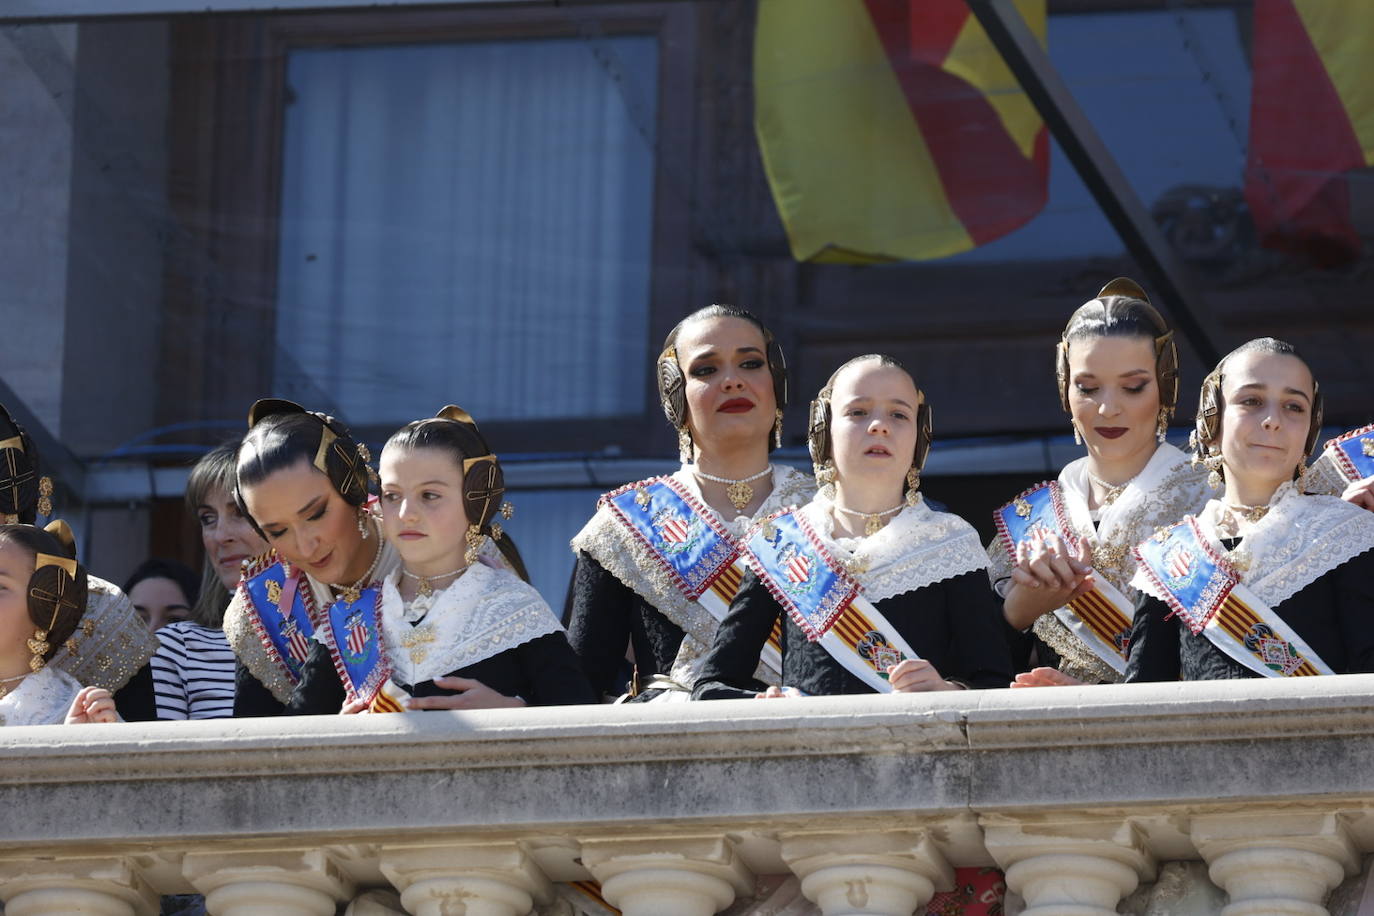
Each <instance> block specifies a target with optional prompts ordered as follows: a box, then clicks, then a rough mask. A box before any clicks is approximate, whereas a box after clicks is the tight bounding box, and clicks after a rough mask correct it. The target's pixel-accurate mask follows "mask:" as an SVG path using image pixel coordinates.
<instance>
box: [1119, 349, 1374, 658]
mask: <svg viewBox="0 0 1374 916" xmlns="http://www.w3.org/2000/svg"><path fill="white" fill-rule="evenodd" d="M1320 430H1321V395H1320V391H1319V389H1318V387H1317V384H1316V381H1315V380H1314V379H1313V377H1312V372H1311V370H1310V369H1309V367H1308V366H1307V364H1306V363H1305V362H1304V361H1303V360H1302V358H1301V357H1299V355H1298V354H1297V351H1296V350H1295V349H1294V348H1293V347H1292V345H1290V344H1287V343H1285V342H1283V341H1280V340H1274V339H1273V338H1261V339H1259V340H1252V341H1250V342H1248V343H1246V344H1243V345H1242V346H1240V347H1239V348H1237V349H1236V350H1234V351H1232V352H1231V353H1230V354H1229V355H1228V356H1226V358H1224V359H1223V360H1222V361H1221V363H1220V364H1218V366H1217V368H1216V370H1215V371H1213V372H1212V373H1211V374H1210V375H1209V376H1207V378H1206V380H1204V382H1203V384H1202V393H1201V395H1200V397H1199V402H1198V415H1197V424H1196V430H1195V433H1194V436H1195V440H1194V443H1195V448H1196V450H1197V457H1198V458H1199V459H1200V460H1201V461H1202V462H1203V464H1204V465H1205V466H1206V467H1207V468H1208V469H1209V471H1210V472H1211V473H1212V474H1213V475H1214V477H1215V478H1217V480H1216V482H1217V483H1218V484H1219V486H1220V487H1222V488H1223V489H1222V491H1221V492H1220V493H1219V495H1218V496H1217V497H1216V498H1214V499H1212V500H1210V501H1209V502H1208V503H1207V504H1206V505H1205V506H1204V507H1203V508H1202V509H1201V511H1199V512H1197V513H1196V514H1195V515H1189V516H1186V517H1184V518H1183V519H1181V520H1180V521H1178V522H1176V523H1174V524H1173V525H1171V526H1169V527H1166V528H1161V529H1160V530H1159V531H1158V532H1157V533H1156V534H1155V535H1153V536H1152V537H1149V538H1146V539H1145V540H1143V541H1142V542H1141V543H1140V545H1139V546H1138V547H1137V548H1136V556H1137V559H1138V560H1139V570H1138V572H1137V574H1136V578H1135V580H1134V581H1133V583H1132V584H1133V585H1134V586H1135V587H1136V588H1137V589H1139V590H1140V591H1141V592H1142V593H1143V597H1142V599H1141V602H1140V607H1139V609H1138V610H1137V611H1136V617H1135V625H1134V628H1133V630H1132V634H1131V654H1130V664H1129V667H1128V669H1127V680H1130V681H1174V680H1179V679H1180V678H1181V679H1183V680H1207V679H1217V678H1238V677H1256V676H1260V677H1293V676H1305V675H1316V674H1348V673H1353V672H1364V671H1374V516H1371V515H1370V513H1369V512H1368V511H1366V510H1365V509H1363V508H1360V507H1358V506H1355V505H1352V504H1351V503H1349V502H1346V501H1343V500H1341V499H1340V498H1338V497H1336V496H1326V495H1308V494H1305V493H1304V492H1303V481H1302V472H1303V469H1304V468H1305V466H1306V463H1307V456H1308V455H1309V454H1310V452H1311V450H1312V448H1313V446H1314V445H1315V444H1316V441H1317V436H1318V434H1319V432H1320Z"/></svg>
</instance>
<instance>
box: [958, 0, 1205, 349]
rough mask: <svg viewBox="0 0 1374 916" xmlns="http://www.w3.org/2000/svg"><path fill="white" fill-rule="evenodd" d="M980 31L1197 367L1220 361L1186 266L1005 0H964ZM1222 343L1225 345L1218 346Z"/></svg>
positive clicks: (1010, 2) (1200, 302)
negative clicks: (1142, 276)
mask: <svg viewBox="0 0 1374 916" xmlns="http://www.w3.org/2000/svg"><path fill="white" fill-rule="evenodd" d="M968 5H969V9H970V10H972V11H973V15H974V16H976V17H978V21H979V22H980V23H981V24H982V26H983V29H984V30H985V31H986V32H987V33H988V38H989V39H991V40H992V44H993V46H994V47H996V48H997V51H998V53H1000V54H1001V55H1002V58H1003V59H1004V60H1005V61H1006V62H1007V66H1008V67H1009V68H1010V69H1011V72H1012V74H1013V75H1014V76H1015V77H1016V79H1017V81H1018V82H1020V84H1021V88H1022V89H1024V90H1025V92H1026V95H1027V96H1028V97H1029V98H1030V100H1031V103H1032V104H1034V105H1035V107H1036V109H1037V110H1038V111H1039V112H1040V117H1041V118H1042V119H1044V121H1045V125H1046V126H1047V127H1048V128H1049V130H1050V134H1051V136H1053V137H1054V139H1055V140H1057V141H1058V142H1059V146H1060V148H1062V149H1063V150H1064V155H1066V156H1067V157H1068V159H1069V162H1071V163H1073V167H1074V169H1075V170H1077V172H1078V174H1079V177H1081V178H1082V179H1083V183H1084V184H1085V185H1087V186H1088V190H1089V191H1090V192H1091V193H1092V195H1093V197H1094V198H1095V199H1096V200H1097V204H1098V206H1100V207H1101V208H1102V212H1103V213H1104V214H1106V217H1107V219H1108V220H1110V221H1111V224H1112V226H1113V228H1115V229H1116V231H1117V233H1118V234H1119V235H1120V236H1121V240H1122V242H1124V243H1125V245H1126V250H1127V251H1129V252H1130V253H1131V256H1132V257H1133V258H1135V260H1136V263H1137V264H1139V265H1140V268H1141V270H1143V271H1145V278H1146V280H1147V281H1148V282H1149V284H1150V285H1151V286H1153V287H1154V289H1155V290H1156V291H1157V292H1158V294H1159V298H1160V299H1161V300H1162V304H1163V305H1164V307H1165V309H1166V310H1167V311H1168V313H1169V314H1170V316H1171V317H1172V318H1173V323H1174V327H1176V328H1177V329H1178V331H1179V333H1180V335H1181V336H1183V337H1184V338H1186V339H1187V341H1188V343H1189V344H1190V345H1191V346H1192V348H1193V352H1194V353H1196V354H1197V355H1198V357H1199V358H1200V359H1201V361H1202V364H1203V366H1204V367H1205V368H1210V367H1212V366H1214V365H1216V364H1217V362H1219V361H1220V359H1221V356H1222V353H1223V350H1222V343H1223V342H1224V341H1225V340H1226V334H1225V333H1224V332H1223V331H1222V328H1221V324H1220V322H1218V321H1217V319H1216V316H1215V315H1213V314H1212V313H1211V312H1210V310H1209V309H1208V308H1207V305H1206V303H1205V302H1204V301H1203V298H1202V296H1201V295H1200V294H1199V293H1198V292H1197V290H1196V288H1195V287H1194V286H1193V283H1192V280H1191V277H1190V276H1189V271H1188V268H1187V266H1186V265H1185V264H1184V263H1183V262H1182V260H1181V259H1180V258H1179V257H1178V255H1177V253H1176V252H1175V251H1174V250H1173V248H1172V247H1170V245H1169V243H1168V242H1167V241H1166V240H1165V238H1164V236H1163V235H1162V234H1161V233H1160V231H1159V227H1158V226H1156V225H1155V222H1154V219H1153V217H1151V216H1150V213H1149V211H1148V210H1146V209H1145V205H1144V204H1143V203H1141V201H1140V198H1139V197H1137V196H1136V193H1135V190H1134V189H1132V188H1131V185H1130V182H1128V181H1127V180H1126V176H1125V175H1124V174H1122V172H1121V168H1120V166H1118V165H1117V164H1116V160H1115V159H1114V158H1112V154H1111V153H1110V152H1108V151H1107V147H1106V145H1105V144H1103V142H1102V138H1101V137H1099V136H1098V135H1097V131H1096V130H1094V129H1093V126H1092V122H1091V121H1089V120H1088V117H1087V116H1086V115H1085V114H1084V113H1083V110H1082V109H1081V108H1079V107H1078V103H1077V102H1076V101H1074V98H1073V94H1072V93H1070V92H1069V87H1068V86H1066V85H1065V84H1064V80H1063V79H1062V78H1061V77H1060V75H1059V71H1058V70H1057V69H1056V68H1055V66H1054V64H1053V63H1052V62H1051V61H1050V57H1049V55H1048V54H1046V53H1045V49H1044V48H1042V47H1041V46H1040V42H1039V40H1037V39H1036V37H1035V35H1034V34H1033V33H1032V32H1031V30H1030V27H1029V26H1028V25H1026V21H1025V20H1024V19H1022V18H1021V14H1020V12H1018V11H1017V9H1016V7H1015V6H1014V5H1013V3H1012V0H968ZM1226 349H1227V350H1229V349H1230V347H1227V348H1226Z"/></svg>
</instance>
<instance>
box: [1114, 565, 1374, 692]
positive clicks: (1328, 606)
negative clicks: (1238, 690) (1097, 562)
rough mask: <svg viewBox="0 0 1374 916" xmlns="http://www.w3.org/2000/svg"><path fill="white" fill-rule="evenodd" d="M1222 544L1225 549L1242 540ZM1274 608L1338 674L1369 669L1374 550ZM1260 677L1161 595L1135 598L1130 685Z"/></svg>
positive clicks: (1373, 663)
mask: <svg viewBox="0 0 1374 916" xmlns="http://www.w3.org/2000/svg"><path fill="white" fill-rule="evenodd" d="M1221 543H1222V544H1223V546H1225V547H1226V548H1227V549H1228V550H1230V549H1233V548H1234V547H1236V546H1237V545H1238V544H1239V543H1240V541H1239V539H1234V540H1223V541H1222V542H1221ZM1273 610H1274V612H1275V613H1277V614H1278V615H1279V616H1280V617H1282V618H1283V620H1284V622H1285V623H1287V624H1288V625H1289V626H1290V627H1292V628H1293V630H1294V631H1295V632H1296V633H1297V634H1298V635H1299V636H1301V637H1302V638H1303V640H1304V641H1305V642H1306V643H1307V644H1308V645H1309V646H1311V647H1312V650H1313V651H1314V652H1316V653H1317V655H1319V656H1321V658H1322V660H1323V661H1325V662H1326V664H1327V665H1329V666H1330V667H1331V670H1333V671H1335V672H1336V673H1337V674H1354V673H1357V672H1365V671H1374V551H1366V552H1365V553H1362V554H1360V555H1359V556H1356V557H1354V558H1353V559H1350V560H1348V561H1346V562H1345V563H1342V564H1341V565H1340V566H1337V567H1336V568H1335V569H1333V570H1330V571H1329V572H1326V573H1324V574H1322V575H1320V576H1318V577H1317V578H1316V579H1314V580H1312V581H1311V582H1309V583H1308V584H1307V585H1305V586H1304V587H1303V588H1301V589H1299V590H1298V591H1297V592H1295V593H1294V594H1293V595H1291V596H1289V597H1288V598H1286V599H1284V600H1283V601H1281V602H1279V603H1278V604H1277V605H1275V606H1274V607H1273ZM1259 676H1260V675H1258V674H1256V673H1255V672H1253V671H1251V670H1250V669H1249V668H1247V667H1245V666H1244V665H1242V664H1240V663H1239V662H1237V661H1235V660H1234V659H1232V658H1231V657H1230V656H1228V655H1227V654H1226V653H1224V652H1222V651H1221V650H1220V649H1218V648H1217V647H1216V646H1214V645H1213V644H1212V642H1211V640H1209V639H1208V638H1207V637H1206V636H1205V635H1203V634H1201V633H1199V634H1198V635H1196V636H1194V635H1193V633H1192V631H1191V630H1190V629H1188V626H1187V625H1186V624H1185V623H1184V622H1183V621H1182V620H1181V619H1179V618H1177V617H1176V616H1175V615H1173V613H1172V611H1171V610H1170V608H1169V606H1168V605H1167V604H1165V603H1164V602H1163V601H1161V600H1160V599H1158V598H1155V597H1154V596H1152V595H1148V594H1147V595H1143V596H1142V597H1141V598H1140V600H1139V601H1138V602H1137V604H1136V614H1135V624H1134V626H1133V627H1132V628H1131V655H1130V659H1129V661H1128V662H1127V665H1126V680H1127V681H1128V682H1130V681H1177V680H1185V681H1206V680H1221V679H1223V678H1239V677H1259Z"/></svg>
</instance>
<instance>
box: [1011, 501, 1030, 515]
mask: <svg viewBox="0 0 1374 916" xmlns="http://www.w3.org/2000/svg"><path fill="white" fill-rule="evenodd" d="M1012 505H1014V506H1016V514H1017V516H1018V517H1019V518H1030V514H1031V504H1030V503H1028V502H1026V500H1025V499H1024V498H1023V497H1020V496H1018V497H1016V500H1015V501H1014V502H1013V503H1012Z"/></svg>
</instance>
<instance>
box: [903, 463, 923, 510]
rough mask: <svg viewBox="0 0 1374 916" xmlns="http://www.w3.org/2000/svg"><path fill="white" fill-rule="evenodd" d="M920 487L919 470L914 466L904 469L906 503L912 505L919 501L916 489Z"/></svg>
mask: <svg viewBox="0 0 1374 916" xmlns="http://www.w3.org/2000/svg"><path fill="white" fill-rule="evenodd" d="M920 487H921V472H920V471H918V470H916V468H914V467H909V468H907V469H906V504H907V505H908V506H914V505H916V504H917V503H918V502H920V501H921V495H920V494H919V493H917V492H916V491H917V490H918V489H920Z"/></svg>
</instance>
